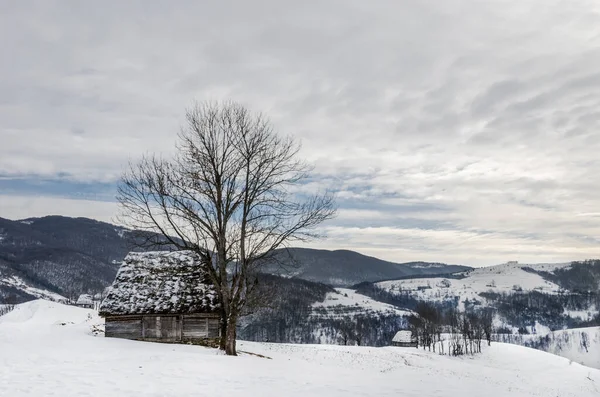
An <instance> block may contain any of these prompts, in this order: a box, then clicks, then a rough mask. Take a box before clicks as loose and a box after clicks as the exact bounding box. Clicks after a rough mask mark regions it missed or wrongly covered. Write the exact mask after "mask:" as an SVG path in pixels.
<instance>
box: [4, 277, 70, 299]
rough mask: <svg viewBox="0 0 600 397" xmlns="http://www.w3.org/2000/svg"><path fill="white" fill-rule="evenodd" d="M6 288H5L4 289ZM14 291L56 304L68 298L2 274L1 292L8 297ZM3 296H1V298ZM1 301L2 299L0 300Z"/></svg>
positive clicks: (18, 278)
mask: <svg viewBox="0 0 600 397" xmlns="http://www.w3.org/2000/svg"><path fill="white" fill-rule="evenodd" d="M2 287H4V288H2ZM13 289H15V290H18V291H20V292H21V293H24V294H27V295H28V296H31V297H34V298H39V299H47V300H51V301H56V302H66V301H67V298H65V297H64V296H62V295H59V294H57V293H55V292H52V291H48V290H45V289H43V288H36V287H33V286H31V285H28V284H27V283H26V282H25V281H24V280H23V279H21V278H20V277H17V276H4V277H3V276H2V274H1V273H0V291H2V290H5V291H6V294H7V295H8V294H9V292H10V291H12V290H13ZM1 297H2V294H0V298H1ZM0 301H1V299H0Z"/></svg>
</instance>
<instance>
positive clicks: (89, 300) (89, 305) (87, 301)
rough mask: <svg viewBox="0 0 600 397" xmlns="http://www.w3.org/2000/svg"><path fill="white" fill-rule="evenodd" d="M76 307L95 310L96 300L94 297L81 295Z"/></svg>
mask: <svg viewBox="0 0 600 397" xmlns="http://www.w3.org/2000/svg"><path fill="white" fill-rule="evenodd" d="M75 306H79V307H82V308H84V309H93V308H94V298H93V297H92V295H88V294H81V295H79V298H77V301H76V302H75Z"/></svg>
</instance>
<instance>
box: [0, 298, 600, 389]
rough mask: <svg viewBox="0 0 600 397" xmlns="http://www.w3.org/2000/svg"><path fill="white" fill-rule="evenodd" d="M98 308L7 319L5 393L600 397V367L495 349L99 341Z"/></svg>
mask: <svg viewBox="0 0 600 397" xmlns="http://www.w3.org/2000/svg"><path fill="white" fill-rule="evenodd" d="M101 322H102V320H101V319H99V318H98V317H97V315H96V313H95V312H94V311H93V310H88V309H81V308H77V307H72V306H64V305H61V304H57V303H52V302H47V301H40V300H38V301H33V302H28V303H26V304H22V305H19V306H18V307H17V308H16V309H15V310H14V311H13V312H11V313H9V314H7V315H5V316H3V317H0V351H1V352H2V354H0V395H2V396H11V397H21V396H30V397H40V396H49V395H60V396H63V397H70V396H78V397H79V396H99V395H108V396H113V397H124V396H127V397H129V396H133V395H142V396H180V397H185V396H199V395H218V396H278V397H280V396H330V397H338V396H339V397H352V396H371V395H378V396H397V395H402V396H407V397H414V396H418V397H428V396H471V395H485V396H488V397H505V396H544V397H547V396H562V397H569V396H577V397H587V396H597V395H598V393H599V392H600V371H599V370H596V369H592V368H588V367H585V366H582V365H579V364H576V363H570V362H569V360H567V359H564V358H561V357H557V356H553V355H550V354H548V353H544V352H541V351H536V350H533V349H527V348H524V347H520V346H516V345H507V344H500V343H498V344H492V346H491V347H489V348H486V349H485V350H484V353H483V354H482V355H477V356H473V357H470V356H469V357H462V358H453V357H448V356H439V355H436V354H434V353H429V352H425V351H423V350H417V349H414V348H395V347H386V348H372V347H348V346H331V345H289V344H266V343H250V342H240V343H239V345H238V346H239V350H240V351H243V352H250V353H255V354H260V355H263V356H266V357H269V358H263V357H258V356H256V355H251V354H244V353H242V354H241V356H240V357H227V356H223V355H220V354H218V353H217V351H216V350H213V349H208V348H203V347H199V346H190V345H171V344H159V343H156V344H155V343H148V342H136V341H129V340H122V339H113V338H103V337H101V336H96V337H95V336H94V333H93V332H92V328H94V327H98V326H101Z"/></svg>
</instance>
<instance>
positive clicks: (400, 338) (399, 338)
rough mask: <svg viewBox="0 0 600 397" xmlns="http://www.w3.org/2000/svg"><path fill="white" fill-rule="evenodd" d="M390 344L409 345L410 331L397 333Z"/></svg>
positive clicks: (410, 340) (410, 339)
mask: <svg viewBox="0 0 600 397" xmlns="http://www.w3.org/2000/svg"><path fill="white" fill-rule="evenodd" d="M392 342H406V343H410V342H412V332H411V331H406V330H405V331H398V332H396V335H394V339H392Z"/></svg>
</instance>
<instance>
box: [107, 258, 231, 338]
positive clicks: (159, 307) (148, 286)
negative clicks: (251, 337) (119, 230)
mask: <svg viewBox="0 0 600 397" xmlns="http://www.w3.org/2000/svg"><path fill="white" fill-rule="evenodd" d="M219 308H220V304H219V301H218V298H217V293H216V291H215V288H214V285H213V284H212V283H211V282H210V280H209V277H208V274H207V272H206V270H205V268H204V267H203V266H202V264H201V261H200V259H199V257H198V256H197V255H196V254H194V253H192V252H189V251H176V252H143V253H140V252H132V253H130V254H129V255H127V257H126V258H125V260H124V261H123V264H122V265H121V268H120V269H119V271H118V273H117V276H116V278H115V281H114V282H113V284H112V286H111V287H110V289H109V291H108V294H107V296H106V298H105V299H104V301H103V302H102V304H101V305H100V310H99V311H100V315H101V316H102V317H104V318H105V325H106V326H105V336H107V337H114V338H125V339H136V340H147V341H155V342H172V343H176V342H206V341H207V340H211V339H216V338H218V337H219V333H220V327H219V321H220V316H219Z"/></svg>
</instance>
